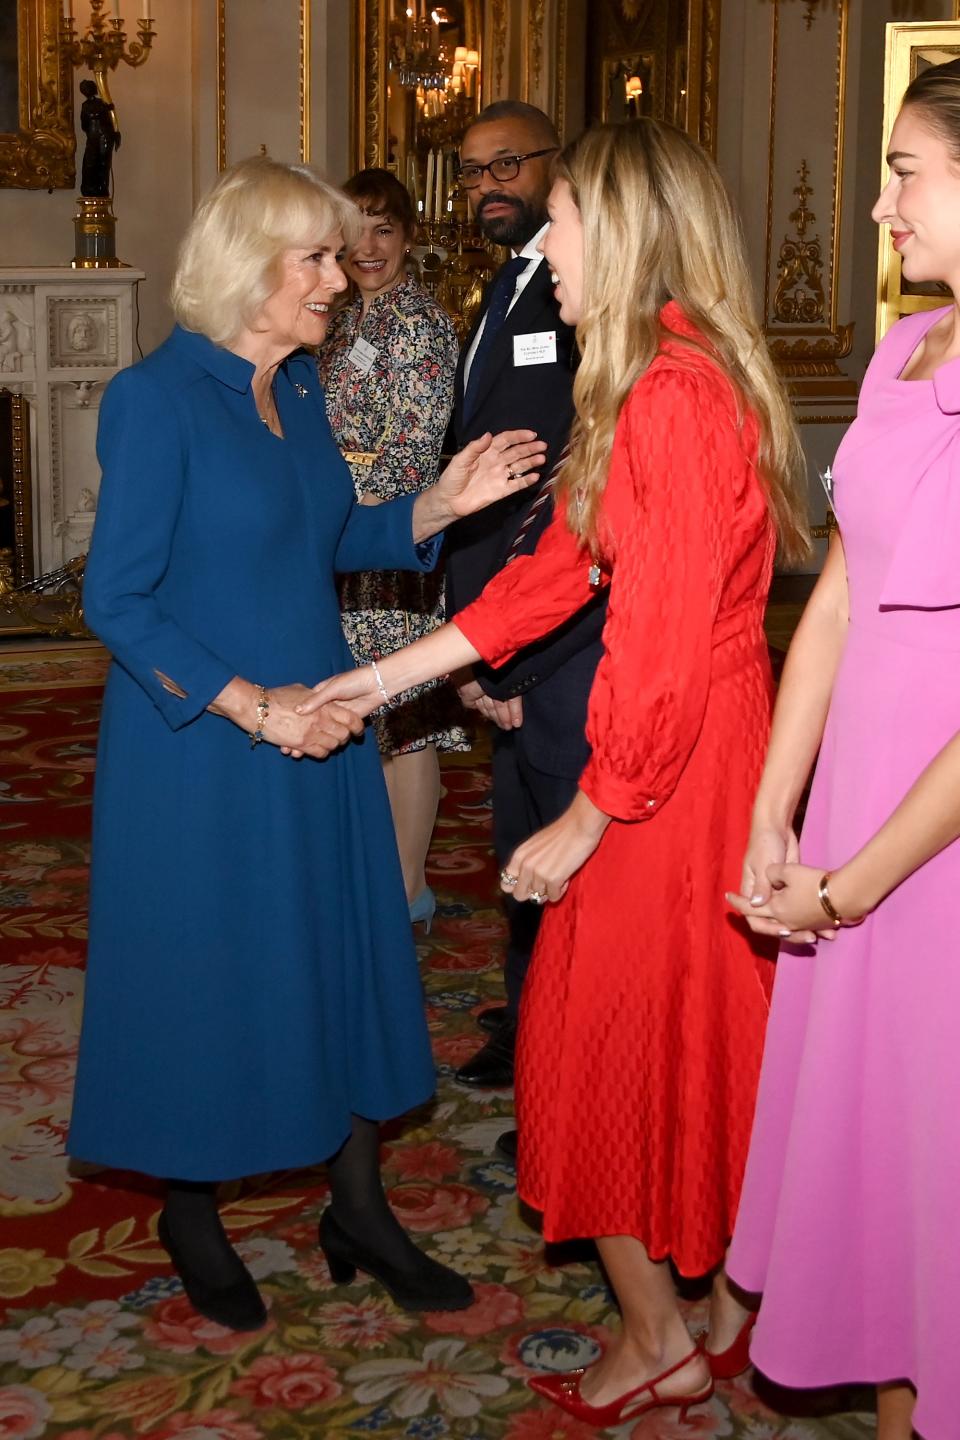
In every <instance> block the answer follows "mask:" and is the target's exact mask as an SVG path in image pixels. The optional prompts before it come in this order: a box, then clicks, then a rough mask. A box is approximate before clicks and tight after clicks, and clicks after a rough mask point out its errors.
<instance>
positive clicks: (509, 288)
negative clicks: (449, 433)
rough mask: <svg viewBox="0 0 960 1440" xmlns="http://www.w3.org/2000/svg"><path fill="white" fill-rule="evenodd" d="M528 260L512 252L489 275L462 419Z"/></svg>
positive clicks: (474, 400) (474, 397)
mask: <svg viewBox="0 0 960 1440" xmlns="http://www.w3.org/2000/svg"><path fill="white" fill-rule="evenodd" d="M529 264H530V261H529V259H528V258H527V259H525V258H524V257H523V256H514V258H513V259H512V260H507V261H506V262H505V264H503V265H501V266H500V269H499V270H498V271H497V273H496V275H495V276H494V278H493V283H492V285H491V286H490V304H489V305H488V306H487V312H486V315H485V316H484V321H483V333H482V335H481V336H480V339H479V341H478V343H477V348H476V350H475V351H474V352H473V360H472V361H471V362H470V379H469V380H468V381H467V388H466V391H465V392H464V396H463V415H464V419H469V418H470V415H471V413H472V411H473V409H474V407H475V406H476V403H477V392H478V390H479V388H480V379H481V377H482V375H483V367H484V365H485V364H486V362H487V360H488V359H489V356H490V351H491V350H492V349H493V342H494V341H495V340H496V338H497V336H498V335H499V334H500V331H501V330H502V329H503V325H504V321H505V320H506V318H507V311H508V310H509V309H510V301H511V300H512V299H513V292H514V291H515V290H516V288H517V279H518V277H519V276H520V275H521V274H522V272H523V271H524V270H526V268H527V266H528V265H529Z"/></svg>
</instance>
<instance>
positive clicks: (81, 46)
mask: <svg viewBox="0 0 960 1440" xmlns="http://www.w3.org/2000/svg"><path fill="white" fill-rule="evenodd" d="M62 3H63V20H62V37H63V38H62V49H63V53H64V55H65V56H66V58H67V59H68V60H69V62H70V64H71V65H74V66H77V67H79V66H81V65H82V66H86V68H87V69H88V70H90V71H92V72H93V80H92V81H90V80H82V81H81V82H80V89H81V91H82V92H83V94H84V95H85V96H86V99H85V100H84V103H83V105H82V106H81V108H80V124H81V125H82V127H83V130H84V133H85V134H86V137H87V142H86V147H85V149H84V154H83V168H82V172H81V182H80V195H79V196H78V198H77V213H76V215H75V216H74V219H73V228H74V235H75V254H74V257H73V262H72V263H73V266H74V268H75V269H81V270H92V269H99V268H100V267H105V268H108V269H109V268H115V267H116V266H118V265H121V264H122V263H123V262H122V261H120V260H118V259H117V245H116V230H117V221H116V217H115V216H114V214H113V210H112V208H111V203H110V201H111V190H112V185H111V180H112V173H111V171H112V161H113V152H114V150H115V149H116V148H117V146H119V144H120V127H119V125H118V124H117V112H116V108H115V106H114V103H113V99H112V97H111V95H110V87H109V85H108V83H107V73H108V71H110V70H115V69H116V68H117V66H118V65H119V63H120V61H121V60H122V61H123V62H124V64H125V65H130V66H132V67H133V68H134V69H136V68H137V67H138V66H140V65H143V64H144V63H145V62H146V59H147V56H148V55H149V54H150V47H151V45H152V44H153V37H154V35H155V34H156V31H155V30H154V28H153V19H152V17H151V15H150V5H151V0H140V18H139V19H138V21H137V36H138V39H136V40H131V42H130V44H129V45H127V43H126V42H127V35H126V31H125V30H124V28H123V19H122V17H121V14H120V0H111V9H112V11H113V14H112V16H111V17H110V18H109V19H107V17H106V16H105V15H104V13H103V11H104V8H105V6H106V0H89V3H90V23H89V25H88V26H87V29H86V30H85V31H84V32H83V34H82V35H78V34H77V32H76V22H75V21H74V16H73V0H62ZM131 3H132V0H131Z"/></svg>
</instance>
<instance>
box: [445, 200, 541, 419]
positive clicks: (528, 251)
mask: <svg viewBox="0 0 960 1440" xmlns="http://www.w3.org/2000/svg"><path fill="white" fill-rule="evenodd" d="M549 228H550V222H549V220H548V221H547V223H546V225H544V226H542V227H541V229H539V230H538V231H537V233H536V235H534V236H533V237H532V238H531V239H530V240H528V241H527V243H526V245H524V247H523V249H522V250H514V252H513V253H514V255H515V256H516V257H517V259H518V260H531V261H535V262H536V263H535V264H531V265H528V266H527V268H526V270H521V271H520V274H519V275H518V276H517V280H516V285H515V287H514V291H513V299H512V300H511V301H510V304H509V305H508V306H507V314H508V315H509V314H510V311H511V310H512V309H513V307H514V305H516V303H517V301H518V300H519V299H520V296H521V295H522V294H523V292H524V289H525V288H526V286H527V285H529V284H530V281H531V280H532V279H533V277H534V275H535V274H536V273H537V266H538V265H542V264H543V263H544V260H543V256H542V255H541V254H540V251H539V250H538V249H537V246H538V245H539V244H540V241H541V240H542V239H543V237H544V235H546V233H547V231H548V230H549ZM486 323H487V317H486V315H484V317H483V320H482V321H481V322H480V329H479V330H478V331H477V333H476V335H474V337H473V340H472V341H471V344H470V349H469V350H468V351H467V358H466V360H465V361H464V365H463V393H464V394H466V393H467V386H468V384H469V383H470V367H471V365H472V364H473V357H474V355H475V354H476V349H477V346H478V345H479V344H480V336H481V335H482V334H483V329H484V326H485V325H486Z"/></svg>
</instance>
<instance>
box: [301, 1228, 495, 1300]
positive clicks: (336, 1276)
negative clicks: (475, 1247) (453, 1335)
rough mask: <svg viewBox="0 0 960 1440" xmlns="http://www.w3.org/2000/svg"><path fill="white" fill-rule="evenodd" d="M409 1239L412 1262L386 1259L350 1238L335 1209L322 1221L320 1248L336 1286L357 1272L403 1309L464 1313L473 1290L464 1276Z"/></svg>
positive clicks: (347, 1281)
mask: <svg viewBox="0 0 960 1440" xmlns="http://www.w3.org/2000/svg"><path fill="white" fill-rule="evenodd" d="M407 1239H408V1244H407V1247H405V1248H407V1249H408V1252H409V1263H404V1264H403V1265H397V1264H394V1263H392V1262H390V1261H387V1260H383V1259H381V1258H380V1256H378V1255H376V1254H375V1253H374V1252H373V1251H372V1250H368V1249H367V1248H366V1247H365V1246H364V1245H363V1244H361V1242H360V1241H359V1240H354V1239H353V1237H352V1236H351V1235H348V1234H347V1232H346V1230H344V1228H343V1226H342V1225H341V1224H340V1222H339V1220H338V1219H337V1218H336V1216H335V1215H334V1213H333V1210H332V1209H327V1210H324V1212H323V1215H322V1216H321V1218H320V1248H321V1249H322V1251H323V1253H324V1255H325V1257H326V1261H327V1265H328V1266H329V1267H330V1275H331V1278H332V1279H333V1281H334V1283H335V1284H337V1285H349V1284H350V1282H351V1280H353V1278H354V1276H355V1275H356V1273H357V1271H358V1270H363V1271H364V1272H365V1273H366V1274H367V1275H372V1276H373V1277H374V1279H375V1280H379V1281H380V1284H381V1285H382V1286H383V1288H384V1289H385V1290H386V1291H387V1293H388V1294H389V1295H390V1296H391V1297H392V1299H393V1300H395V1301H396V1303H397V1304H398V1305H399V1306H400V1307H401V1309H403V1310H465V1309H466V1308H467V1306H468V1305H472V1304H473V1301H474V1298H475V1297H474V1293H473V1287H472V1286H471V1285H470V1282H469V1281H468V1280H465V1279H464V1278H463V1276H462V1275H458V1274H457V1273H456V1271H455V1270H450V1269H448V1268H447V1266H446V1265H441V1264H439V1263H438V1262H437V1261H436V1260H431V1258H430V1256H429V1255H424V1253H423V1251H422V1250H419V1249H418V1248H417V1246H416V1245H414V1243H413V1241H412V1240H410V1239H409V1237H407Z"/></svg>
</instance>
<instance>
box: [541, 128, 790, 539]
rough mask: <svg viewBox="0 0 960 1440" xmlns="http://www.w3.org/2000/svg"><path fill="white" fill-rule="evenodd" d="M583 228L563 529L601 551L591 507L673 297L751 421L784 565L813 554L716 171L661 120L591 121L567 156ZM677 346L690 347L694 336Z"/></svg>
mask: <svg viewBox="0 0 960 1440" xmlns="http://www.w3.org/2000/svg"><path fill="white" fill-rule="evenodd" d="M554 174H555V178H556V179H559V180H565V181H566V182H567V184H568V185H569V186H570V189H571V192H572V195H573V199H574V201H575V203H576V205H577V208H578V210H579V211H580V216H581V220H582V224H583V307H582V314H581V318H580V322H579V324H578V326H577V340H578V342H579V345H580V350H581V352H582V357H583V358H582V360H581V363H580V367H579V369H578V371H577V376H576V380H575V382H574V389H573V396H574V402H575V404H576V410H577V418H576V420H575V422H574V426H573V432H572V435H571V450H570V459H569V461H568V463H567V464H566V466H565V467H564V469H563V471H562V473H561V476H560V479H559V481H558V491H559V494H560V496H561V498H562V499H563V500H565V502H566V505H567V518H568V523H569V525H570V529H571V530H572V531H573V532H574V534H576V535H579V536H580V537H581V539H582V540H583V542H584V544H585V545H587V546H589V548H590V550H591V551H592V553H593V554H594V556H596V555H597V553H598V550H599V548H600V540H599V536H598V524H599V517H600V502H601V498H602V495H603V489H604V486H605V485H606V480H607V470H608V468H609V463H610V452H611V449H612V447H613V436H614V430H615V429H616V425H617V418H618V416H619V414H620V410H621V408H622V406H623V403H624V401H625V400H626V398H627V395H628V394H629V392H630V390H631V388H632V386H633V385H634V383H635V382H636V380H637V379H638V378H639V376H641V375H642V374H643V372H644V371H645V370H646V369H647V367H648V366H649V365H650V363H651V362H652V361H653V359H654V357H655V356H656V354H657V351H658V349H659V348H660V343H661V340H662V338H663V334H664V330H663V327H662V326H661V324H660V320H659V316H660V311H661V309H662V308H663V306H664V305H665V304H666V303H667V301H668V300H670V299H673V300H675V301H676V302H677V303H678V305H679V306H680V308H681V310H682V311H683V312H684V313H685V315H686V316H687V317H688V319H689V320H690V321H692V323H693V325H694V326H695V327H696V328H697V329H698V330H699V331H700V333H701V334H702V335H703V337H704V341H705V344H704V346H703V349H704V350H705V352H706V353H708V354H710V355H711V356H712V358H713V359H714V360H715V361H716V362H717V364H718V365H719V366H720V368H721V369H722V370H724V371H725V372H726V374H727V375H728V376H729V378H730V380H731V382H732V385H733V388H734V391H735V393H736V394H737V397H738V402H739V404H740V405H741V407H742V408H747V409H749V410H751V411H752V412H753V413H754V415H755V416H756V420H757V423H758V426H759V432H760V443H759V472H760V478H761V481H762V483H763V485H764V486H765V489H766V493H767V501H768V504H769V508H770V512H771V515H772V518H773V521H774V524H775V526H776V530H777V534H778V536H779V540H780V549H781V554H782V555H783V557H784V559H785V560H787V561H788V562H795V561H798V560H801V559H803V557H804V556H805V555H806V554H808V552H809V547H810V536H809V530H808V525H807V513H806V511H807V500H806V493H807V492H806V464H805V461H804V456H803V450H802V448H801V445H800V440H799V436H798V434H797V429H796V426H795V424H794V420H793V414H792V411H791V408H790V402H789V400H788V399H787V396H786V394H785V393H784V389H783V386H782V385H781V383H780V380H779V378H778V376H777V374H776V371H775V370H774V366H773V361H772V359H771V357H770V353H769V351H768V350H767V347H766V344H765V342H764V338H763V334H762V331H761V329H760V324H759V322H758V319H757V314H756V308H755V304H754V299H753V291H752V285H751V282H750V275H749V270H748V267H747V259H746V250H745V245H744V240H743V234H742V231H741V228H740V223H739V220H738V218H737V215H736V212H735V210H734V208H733V204H732V202H731V200H730V197H729V195H728V194H727V190H726V187H725V186H724V183H723V180H722V179H721V177H720V173H719V171H718V170H717V167H716V165H715V164H714V163H713V161H712V160H711V159H710V157H709V155H708V154H707V153H706V151H705V150H704V149H703V148H702V147H701V146H700V145H698V144H697V143H696V142H695V141H694V140H691V139H690V137H689V136H688V135H686V134H684V132H683V131H682V130H678V129H676V128H675V127H674V126H672V125H667V124H664V123H662V122H660V121H658V120H649V119H643V120H630V121H627V122H625V123H623V124H618V125H598V126H595V127H594V128H593V129H591V130H588V131H587V132H586V133H585V134H584V135H582V136H581V137H580V139H579V140H577V141H575V142H574V143H573V144H572V145H570V146H568V147H567V149H566V150H564V152H563V154H562V155H561V156H560V157H559V159H558V161H557V163H556V166H555V171H554ZM682 343H686V344H690V345H695V343H696V342H695V341H693V340H684V341H683V342H682Z"/></svg>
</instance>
